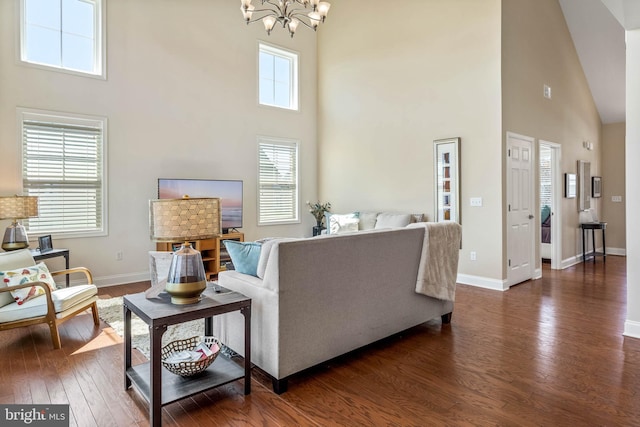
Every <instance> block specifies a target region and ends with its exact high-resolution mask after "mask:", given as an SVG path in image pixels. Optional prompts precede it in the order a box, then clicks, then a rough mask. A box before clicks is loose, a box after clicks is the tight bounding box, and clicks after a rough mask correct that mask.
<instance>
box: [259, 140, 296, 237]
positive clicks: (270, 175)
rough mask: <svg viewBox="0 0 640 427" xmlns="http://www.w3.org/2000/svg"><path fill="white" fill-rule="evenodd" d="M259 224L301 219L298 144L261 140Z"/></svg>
mask: <svg viewBox="0 0 640 427" xmlns="http://www.w3.org/2000/svg"><path fill="white" fill-rule="evenodd" d="M258 169H259V170H258V188H259V195H258V198H259V200H258V223H259V224H274V223H286V222H297V221H298V143H297V142H296V141H289V140H282V139H274V138H264V137H260V138H259V140H258Z"/></svg>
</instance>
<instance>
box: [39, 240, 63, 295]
mask: <svg viewBox="0 0 640 427" xmlns="http://www.w3.org/2000/svg"><path fill="white" fill-rule="evenodd" d="M31 256H32V257H33V259H34V261H42V260H43V259H48V258H55V257H59V256H63V257H64V263H65V268H66V269H67V270H68V269H69V249H51V250H49V251H45V252H40V249H31ZM66 276H67V279H66V280H67V288H68V287H69V275H68V274H67V275H66Z"/></svg>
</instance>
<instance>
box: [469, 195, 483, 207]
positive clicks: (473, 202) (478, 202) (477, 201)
mask: <svg viewBox="0 0 640 427" xmlns="http://www.w3.org/2000/svg"><path fill="white" fill-rule="evenodd" d="M469 204H470V205H471V206H474V207H481V206H482V197H472V198H471V199H469Z"/></svg>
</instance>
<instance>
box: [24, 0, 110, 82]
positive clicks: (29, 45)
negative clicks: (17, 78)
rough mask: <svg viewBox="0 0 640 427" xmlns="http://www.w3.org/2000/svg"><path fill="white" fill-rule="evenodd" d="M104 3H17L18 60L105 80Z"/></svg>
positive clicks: (95, 0) (43, 0) (49, 0)
mask: <svg viewBox="0 0 640 427" xmlns="http://www.w3.org/2000/svg"><path fill="white" fill-rule="evenodd" d="M105 1H106V0H20V58H19V59H20V61H21V62H23V63H26V64H29V65H33V66H36V67H43V68H47V69H56V70H58V71H63V72H68V73H72V74H80V75H85V76H87V75H88V76H92V77H99V78H105V77H106V74H105V69H106V67H105V66H104V62H105V61H104V55H105V51H106V49H105V46H104V40H105V37H104V27H105V26H104V22H103V18H104V2H105Z"/></svg>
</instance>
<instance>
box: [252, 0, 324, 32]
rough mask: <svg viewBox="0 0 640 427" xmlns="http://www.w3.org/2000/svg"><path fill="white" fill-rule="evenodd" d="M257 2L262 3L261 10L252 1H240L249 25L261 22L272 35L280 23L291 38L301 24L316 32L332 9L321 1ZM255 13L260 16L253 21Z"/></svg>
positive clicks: (265, 0) (281, 0)
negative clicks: (272, 31)
mask: <svg viewBox="0 0 640 427" xmlns="http://www.w3.org/2000/svg"><path fill="white" fill-rule="evenodd" d="M257 1H260V3H261V5H262V8H261V9H256V7H255V6H254V5H252V4H251V0H240V3H241V4H242V6H241V7H240V10H241V11H242V16H243V17H244V20H245V22H246V23H247V25H249V24H251V23H252V22H256V21H260V20H261V21H262V23H263V24H264V29H265V30H266V31H267V34H268V35H271V30H272V29H273V27H274V26H275V25H276V22H278V23H280V24H281V25H282V28H286V29H287V30H289V34H290V35H291V37H293V35H294V34H295V33H296V29H297V28H298V25H300V24H302V25H304V26H305V27H308V28H311V29H312V30H313V31H316V29H317V28H318V25H319V24H320V23H321V22H324V20H325V18H326V17H327V14H328V13H329V8H330V7H331V4H330V3H329V2H326V1H319V0H278V1H273V0H257ZM254 13H258V14H260V16H258V17H256V18H254V19H252V18H253V14H254Z"/></svg>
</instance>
